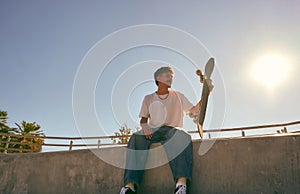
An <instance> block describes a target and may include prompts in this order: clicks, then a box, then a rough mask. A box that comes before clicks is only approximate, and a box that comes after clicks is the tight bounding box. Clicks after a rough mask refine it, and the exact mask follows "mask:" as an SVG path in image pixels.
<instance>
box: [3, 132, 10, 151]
mask: <svg viewBox="0 0 300 194" xmlns="http://www.w3.org/2000/svg"><path fill="white" fill-rule="evenodd" d="M9 142H10V136H8V138H7V140H6V144H5V150H4V154H7V149H8V146H9Z"/></svg>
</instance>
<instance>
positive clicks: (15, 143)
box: [0, 141, 42, 145]
mask: <svg viewBox="0 0 300 194" xmlns="http://www.w3.org/2000/svg"><path fill="white" fill-rule="evenodd" d="M0 143H7V142H6V141H0ZM8 144H13V145H42V144H39V143H30V142H22V143H21V142H16V141H10V142H8Z"/></svg>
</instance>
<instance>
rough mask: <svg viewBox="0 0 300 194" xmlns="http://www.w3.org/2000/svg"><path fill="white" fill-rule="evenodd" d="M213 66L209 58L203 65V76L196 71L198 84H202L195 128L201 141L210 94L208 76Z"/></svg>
mask: <svg viewBox="0 0 300 194" xmlns="http://www.w3.org/2000/svg"><path fill="white" fill-rule="evenodd" d="M214 66H215V59H214V58H210V59H209V60H208V61H207V63H206V65H205V69H204V75H203V74H202V72H201V70H200V69H198V70H197V71H196V74H197V75H198V76H200V82H201V83H203V87H202V94H201V101H202V103H201V106H200V109H199V116H198V119H197V121H198V122H197V128H198V132H199V135H200V137H201V139H203V123H204V119H205V114H206V107H207V102H208V96H209V92H210V88H209V86H210V85H209V83H208V82H209V81H210V76H211V74H212V72H213V70H214Z"/></svg>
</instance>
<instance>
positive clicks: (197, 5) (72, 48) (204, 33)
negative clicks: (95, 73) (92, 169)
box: [0, 0, 300, 136]
mask: <svg viewBox="0 0 300 194" xmlns="http://www.w3.org/2000/svg"><path fill="white" fill-rule="evenodd" d="M299 21H300V2H299V1H296V0H289V1H282V0H268V1H267V0H263V1H262V0H253V1H241V0H235V1H233V0H230V1H217V0H212V1H173V0H172V1H169V0H168V1H71V0H69V1H43V0H29V1H6V0H2V1H0V26H1V27H0V67H1V70H0V81H1V83H2V84H1V95H0V109H2V110H6V111H8V113H9V123H10V125H11V126H12V125H13V123H14V122H21V121H22V120H26V121H29V122H33V121H35V122H37V123H38V124H40V125H41V126H42V128H43V129H44V131H45V133H46V135H48V136H78V135H79V133H78V130H77V129H76V125H75V122H74V118H73V110H72V90H73V84H74V80H75V76H76V72H77V71H78V68H79V65H80V63H81V61H82V60H83V58H84V56H85V55H86V54H87V52H88V51H89V50H90V49H91V48H92V47H93V46H94V45H95V44H96V43H97V42H98V41H99V40H101V39H103V38H104V37H105V36H107V35H109V34H111V33H113V32H115V31H117V30H120V29H122V28H126V27H130V26H134V25H141V24H161V25H168V26H172V27H175V28H178V29H181V30H183V31H186V32H188V33H190V34H192V35H193V36H195V37H196V38H197V39H198V40H200V41H201V42H202V43H203V44H204V45H205V46H206V47H207V49H208V50H209V51H210V53H211V54H212V55H213V56H214V57H215V58H216V60H217V65H218V68H219V71H220V73H221V74H222V79H223V80H222V82H223V83H222V84H223V85H224V87H225V91H226V93H225V95H224V98H225V99H226V112H224V118H223V119H224V120H223V121H224V122H223V124H222V127H223V128H226V127H240V126H248V125H260V124H271V123H281V122H289V121H295V120H299V118H300V107H299V99H300V92H299V88H300V76H298V74H297V73H299V72H300V64H299V61H300V55H299V51H300V36H299V34H300V25H299ZM270 52H272V53H275V54H277V55H280V56H283V57H284V58H285V59H286V60H288V63H289V65H288V66H289V71H288V73H287V76H286V77H285V79H284V80H282V81H280V83H279V84H276V86H274V88H273V89H272V90H270V89H267V88H265V87H264V85H263V84H260V83H259V82H257V81H255V80H254V79H253V78H252V77H251V76H250V74H251V73H250V72H251V67H252V66H253V61H255V60H256V59H258V58H259V57H261V56H264V55H266V54H267V53H270ZM170 53H171V54H170ZM172 55H174V53H173V54H172V52H171V51H166V49H161V48H151V47H145V48H140V49H138V48H136V49H133V50H131V51H128V52H126V53H123V56H121V55H120V56H119V57H116V59H115V60H114V61H112V62H111V64H109V67H108V68H107V69H106V71H105V72H104V73H103V77H100V78H99V80H98V84H97V89H96V90H95V97H96V99H95V107H96V111H97V114H98V116H99V117H100V120H101V119H102V121H101V122H102V123H103V127H105V130H106V131H107V133H109V134H112V133H113V131H116V130H117V129H118V126H119V124H123V123H129V124H130V126H129V127H132V128H134V127H135V126H133V125H135V123H134V122H137V121H138V112H139V108H140V107H139V106H140V104H141V100H142V99H143V96H144V95H145V94H147V93H151V92H153V90H155V86H154V85H152V84H151V82H147V83H145V84H144V85H143V87H137V88H136V89H135V90H134V91H132V93H131V94H130V95H131V97H130V98H128V97H126V98H127V99H128V100H129V104H131V105H132V106H131V107H130V108H129V111H127V113H128V115H129V114H130V115H131V118H132V120H130V121H129V120H126V117H125V116H124V117H123V118H121V117H122V116H117V119H116V117H114V115H113V114H112V112H113V111H112V109H113V108H114V109H116V108H115V107H113V106H114V104H112V105H111V99H110V98H109V97H108V96H107V95H104V94H103V91H107V92H108V93H109V92H111V90H112V86H113V84H117V83H115V79H116V77H115V73H116V72H118V71H119V70H120V69H119V67H120V64H121V63H123V62H122V59H124V61H126V63H127V64H129V65H128V67H129V66H130V65H132V64H133V63H138V62H139V61H144V60H163V61H165V62H167V63H178V64H179V63H180V62H182V63H183V64H184V63H186V64H187V63H188V62H187V61H184V59H182V58H181V57H180V56H178V55H176V56H173V57H172ZM122 57H124V58H122ZM174 59H176V60H177V62H174ZM176 60H175V61H176ZM158 64H159V63H158ZM148 65H149V64H148ZM199 66H200V67H202V66H203V64H199ZM175 67H176V66H175ZM180 67H183V66H180ZM186 67H187V68H185V67H184V68H181V69H179V68H177V69H175V70H176V73H177V75H179V77H180V75H182V73H185V74H188V77H189V75H190V74H193V75H191V78H193V76H194V69H192V68H191V67H190V66H189V68H188V65H187V66H186ZM274 68H275V67H274ZM185 69H186V70H185ZM271 69H272V68H271ZM271 69H270V72H272V71H271ZM190 72H191V73H190ZM270 72H266V73H265V74H271V73H270ZM119 73H122V72H119ZM152 73H153V72H149V74H150V77H152ZM194 77H195V76H194ZM271 77H272V75H271ZM216 79H218V78H216ZM258 79H259V78H258ZM183 80H184V79H183ZM180 83H181V81H180V82H179V81H177V83H176V75H175V83H174V88H175V89H183V90H184V89H186V90H187V89H188V87H187V88H185V87H183V86H182V85H180ZM215 83H216V84H215V85H216V88H215V93H214V94H213V95H217V94H218V92H217V91H218V86H221V85H222V84H218V82H217V81H216V82H215ZM191 84H192V85H194V87H199V85H197V84H199V82H198V81H197V80H195V81H194V82H193V83H191ZM116 89H118V87H116ZM199 91H200V89H199ZM119 92H120V91H119ZM197 92H198V90H196V91H195V92H194V91H193V92H187V93H188V94H187V96H188V98H189V99H190V100H191V101H193V102H196V100H197V97H199V93H197ZM215 98H216V97H215ZM219 98H220V96H219ZM114 100H115V102H116V103H117V101H116V99H114ZM112 102H114V101H112ZM216 110H217V108H216ZM114 111H115V110H114ZM125 114H126V111H125V112H124V113H123V115H125ZM86 119H88V118H86ZM210 122H211V123H212V124H211V126H213V117H212V119H210ZM185 127H186V128H188V130H195V126H194V125H192V124H189V123H188V121H187V124H186V125H185ZM87 130H88V129H87Z"/></svg>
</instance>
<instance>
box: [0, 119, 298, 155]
mask: <svg viewBox="0 0 300 194" xmlns="http://www.w3.org/2000/svg"><path fill="white" fill-rule="evenodd" d="M292 125H300V121H295V122H289V123H280V124H272V125H259V126H249V127H238V128H227V129H207V130H204V133H207V134H208V137H209V138H211V135H210V134H211V133H222V132H234V131H240V132H241V135H242V136H246V133H245V131H249V130H257V129H266V128H278V127H283V128H282V129H281V130H277V131H274V130H273V131H271V132H270V133H268V134H276V133H288V131H287V126H292ZM187 132H188V133H189V134H196V133H198V131H187ZM297 132H299V133H300V131H297ZM265 135H266V134H265ZM0 137H2V138H1V139H6V140H5V141H3V140H1V139H0V145H1V146H0V151H1V150H2V153H4V154H6V153H8V151H17V152H21V153H28V152H39V151H37V150H32V149H25V148H22V146H24V145H30V146H43V147H44V146H49V147H51V146H55V147H68V148H69V150H70V151H71V150H73V148H74V147H94V148H100V147H101V146H107V145H109V146H112V145H122V143H101V140H104V139H111V140H112V139H113V138H115V139H121V138H129V137H130V135H124V136H114V135H111V136H94V137H53V136H34V135H15V134H7V133H0ZM5 137H7V138H5ZM12 138H40V139H42V140H43V141H42V142H43V143H31V142H15V141H12ZM45 140H61V141H68V142H69V143H45ZM83 140H93V141H94V142H96V143H86V142H85V143H76V144H75V143H74V142H75V141H83ZM123 144H125V143H123ZM9 145H21V148H11V147H9Z"/></svg>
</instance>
